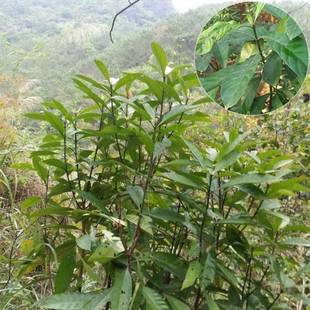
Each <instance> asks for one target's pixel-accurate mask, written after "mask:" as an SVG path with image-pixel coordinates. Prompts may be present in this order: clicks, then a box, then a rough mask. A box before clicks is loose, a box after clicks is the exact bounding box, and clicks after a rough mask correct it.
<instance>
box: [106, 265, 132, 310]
mask: <svg viewBox="0 0 310 310" xmlns="http://www.w3.org/2000/svg"><path fill="white" fill-rule="evenodd" d="M131 294H132V281H131V276H130V273H129V271H128V269H127V268H126V269H118V268H116V269H115V282H114V285H113V287H112V301H111V310H121V309H124V310H127V309H128V307H129V303H130V298H131Z"/></svg>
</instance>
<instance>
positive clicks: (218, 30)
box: [195, 21, 240, 55]
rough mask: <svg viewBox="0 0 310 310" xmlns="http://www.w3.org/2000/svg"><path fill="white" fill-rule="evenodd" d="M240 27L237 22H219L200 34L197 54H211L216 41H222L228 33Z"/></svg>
mask: <svg viewBox="0 0 310 310" xmlns="http://www.w3.org/2000/svg"><path fill="white" fill-rule="evenodd" d="M239 27H240V25H239V23H238V22H236V21H229V22H222V21H217V22H216V23H215V24H214V25H212V26H211V27H208V28H207V29H205V30H203V31H202V32H201V33H200V35H199V37H198V41H197V44H196V51H195V52H196V54H197V55H204V54H207V53H209V52H210V51H211V49H212V48H213V46H214V44H215V42H216V41H219V40H220V39H222V38H223V37H224V35H225V34H226V33H227V32H229V31H231V30H234V29H237V28H239Z"/></svg>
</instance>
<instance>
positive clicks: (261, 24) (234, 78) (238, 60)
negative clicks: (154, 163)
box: [196, 2, 308, 114]
mask: <svg viewBox="0 0 310 310" xmlns="http://www.w3.org/2000/svg"><path fill="white" fill-rule="evenodd" d="M240 6H241V7H240ZM196 55H197V56H196V69H197V71H198V73H199V74H200V76H201V78H200V81H201V85H202V86H203V88H204V89H205V90H206V92H207V93H208V94H209V95H210V96H211V97H212V98H213V99H214V100H217V102H218V103H219V104H220V105H221V106H223V107H225V108H226V109H229V110H231V111H234V112H238V113H242V114H261V113H264V112H266V111H267V112H270V111H273V110H276V109H278V108H280V107H282V106H283V105H285V104H286V103H287V102H288V101H289V100H291V99H292V98H293V97H294V96H295V95H296V93H297V91H298V90H299V88H300V87H301V85H302V83H303V81H304V79H305V77H306V73H307V70H308V48H307V43H306V41H305V38H304V35H303V33H302V31H301V29H300V28H299V26H298V25H297V24H296V22H295V21H294V20H293V19H292V18H291V17H290V16H289V15H288V14H287V13H285V12H284V11H282V10H280V9H278V8H277V7H274V6H271V5H269V4H265V3H259V2H257V3H244V4H241V5H240V4H237V5H232V6H231V7H229V8H227V9H225V10H223V11H221V12H219V13H218V14H216V15H214V17H213V18H212V19H211V20H210V21H209V22H208V23H207V25H206V26H205V29H204V30H203V31H202V32H201V33H200V35H199V37H198V41H197V45H196Z"/></svg>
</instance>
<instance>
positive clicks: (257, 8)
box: [254, 2, 265, 23]
mask: <svg viewBox="0 0 310 310" xmlns="http://www.w3.org/2000/svg"><path fill="white" fill-rule="evenodd" d="M264 6H265V3H261V2H259V3H256V11H255V16H254V23H255V22H256V20H257V17H258V16H259V14H260V13H261V11H262V9H263V8H264Z"/></svg>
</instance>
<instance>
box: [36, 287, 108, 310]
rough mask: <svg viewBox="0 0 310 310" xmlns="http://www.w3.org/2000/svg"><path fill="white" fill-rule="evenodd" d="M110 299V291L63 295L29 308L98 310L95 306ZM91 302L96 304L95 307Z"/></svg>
mask: <svg viewBox="0 0 310 310" xmlns="http://www.w3.org/2000/svg"><path fill="white" fill-rule="evenodd" d="M110 299H111V289H108V290H104V291H99V292H97V293H95V292H91V293H64V294H59V295H58V294H57V295H51V296H48V297H46V298H44V299H42V300H40V301H39V302H37V303H35V304H33V305H32V306H31V308H34V307H37V306H40V307H43V308H47V309H57V310H100V309H102V308H98V307H97V306H98V305H100V304H101V303H102V301H104V302H105V303H107V302H109V301H110ZM93 302H96V303H97V305H96V306H95V305H94V304H93Z"/></svg>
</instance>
